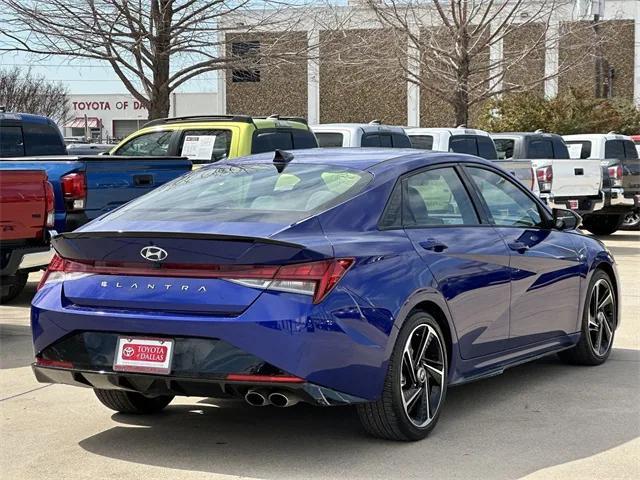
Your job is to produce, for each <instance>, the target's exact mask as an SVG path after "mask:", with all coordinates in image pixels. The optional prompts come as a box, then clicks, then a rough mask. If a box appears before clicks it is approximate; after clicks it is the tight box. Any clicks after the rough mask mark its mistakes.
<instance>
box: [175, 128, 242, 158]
mask: <svg viewBox="0 0 640 480" xmlns="http://www.w3.org/2000/svg"><path fill="white" fill-rule="evenodd" d="M230 147H231V130H221V129H220V130H205V129H202V130H185V131H184V132H183V133H182V139H181V145H180V148H179V150H178V152H179V155H180V156H181V157H187V158H189V159H190V160H192V161H193V162H194V163H210V162H217V161H218V160H222V159H223V158H227V157H228V156H229V148H230Z"/></svg>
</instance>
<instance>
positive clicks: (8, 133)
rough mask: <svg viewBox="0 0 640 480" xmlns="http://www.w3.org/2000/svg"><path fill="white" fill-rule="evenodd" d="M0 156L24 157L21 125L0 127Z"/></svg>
mask: <svg viewBox="0 0 640 480" xmlns="http://www.w3.org/2000/svg"><path fill="white" fill-rule="evenodd" d="M0 129H2V135H0V157H24V140H23V139H22V127H0Z"/></svg>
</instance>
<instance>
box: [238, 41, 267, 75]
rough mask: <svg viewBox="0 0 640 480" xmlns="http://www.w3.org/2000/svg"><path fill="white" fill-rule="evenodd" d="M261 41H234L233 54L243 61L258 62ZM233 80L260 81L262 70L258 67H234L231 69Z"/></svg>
mask: <svg viewBox="0 0 640 480" xmlns="http://www.w3.org/2000/svg"><path fill="white" fill-rule="evenodd" d="M259 53H260V42H234V43H232V44H231V55H232V57H233V58H235V59H238V60H239V61H240V62H242V63H254V64H255V63H258V61H259V60H258V54H259ZM231 81H232V82H234V83H237V82H259V81H260V70H259V69H257V68H234V69H233V70H232V71H231Z"/></svg>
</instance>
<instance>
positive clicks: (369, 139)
mask: <svg viewBox="0 0 640 480" xmlns="http://www.w3.org/2000/svg"><path fill="white" fill-rule="evenodd" d="M360 146H362V147H379V146H380V135H378V134H377V133H370V134H368V135H365V136H363V137H362V141H361V143H360Z"/></svg>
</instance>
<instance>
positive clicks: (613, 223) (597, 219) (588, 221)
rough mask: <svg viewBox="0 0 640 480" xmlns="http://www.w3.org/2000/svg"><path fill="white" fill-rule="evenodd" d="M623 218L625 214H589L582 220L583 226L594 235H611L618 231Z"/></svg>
mask: <svg viewBox="0 0 640 480" xmlns="http://www.w3.org/2000/svg"><path fill="white" fill-rule="evenodd" d="M623 220H624V215H621V214H615V215H587V216H585V217H584V219H583V220H582V227H583V228H584V229H585V230H588V231H590V232H591V233H593V234H594V235H611V234H612V233H614V232H617V231H618V229H619V228H620V226H621V225H622V221H623Z"/></svg>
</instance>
